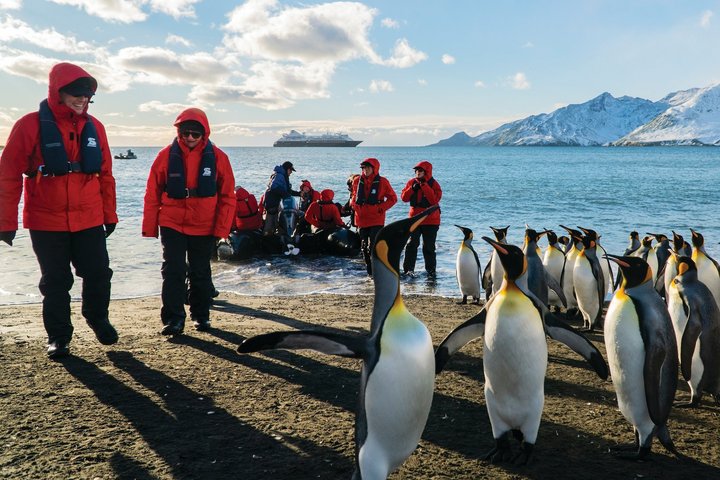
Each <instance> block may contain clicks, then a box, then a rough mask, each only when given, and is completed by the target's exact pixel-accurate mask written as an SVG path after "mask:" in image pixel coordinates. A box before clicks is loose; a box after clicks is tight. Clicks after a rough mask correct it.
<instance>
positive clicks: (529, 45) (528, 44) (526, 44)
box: [523, 42, 535, 48]
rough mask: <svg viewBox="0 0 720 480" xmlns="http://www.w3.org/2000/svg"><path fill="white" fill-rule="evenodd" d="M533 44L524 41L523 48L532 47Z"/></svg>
mask: <svg viewBox="0 0 720 480" xmlns="http://www.w3.org/2000/svg"><path fill="white" fill-rule="evenodd" d="M534 46H535V44H534V43H532V42H525V45H523V48H533V47H534Z"/></svg>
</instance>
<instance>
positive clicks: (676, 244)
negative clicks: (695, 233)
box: [672, 230, 685, 252]
mask: <svg viewBox="0 0 720 480" xmlns="http://www.w3.org/2000/svg"><path fill="white" fill-rule="evenodd" d="M672 234H673V250H675V251H676V252H679V251H680V250H681V249H682V248H683V245H685V239H684V238H683V236H682V235H680V234H679V233H675V230H673V232H672Z"/></svg>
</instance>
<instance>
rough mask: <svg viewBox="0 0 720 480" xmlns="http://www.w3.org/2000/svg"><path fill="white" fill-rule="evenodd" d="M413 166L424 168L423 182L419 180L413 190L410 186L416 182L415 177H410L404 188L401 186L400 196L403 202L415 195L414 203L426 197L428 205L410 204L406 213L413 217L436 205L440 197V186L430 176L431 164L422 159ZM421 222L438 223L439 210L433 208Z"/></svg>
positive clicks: (425, 223) (424, 223)
mask: <svg viewBox="0 0 720 480" xmlns="http://www.w3.org/2000/svg"><path fill="white" fill-rule="evenodd" d="M414 168H422V169H423V170H425V177H424V179H425V180H424V181H423V182H420V188H419V189H418V190H417V191H416V190H413V188H412V186H413V184H414V183H415V182H417V180H416V179H415V178H411V179H410V181H408V182H407V183H406V184H405V188H403V190H402V192H401V193H400V198H401V199H402V201H403V202H410V201H411V200H413V197H415V202H416V203H420V202H422V200H423V199H426V200H427V202H428V204H429V205H428V206H427V207H422V206H417V205H416V206H410V214H409V215H408V216H410V217H413V216H415V215H417V214H418V213H420V212H423V211H425V209H427V208H429V207H432V206H433V205H437V204H438V203H440V199H441V198H442V188H440V184H439V183H438V181H437V180H435V179H434V178H433V176H432V164H431V163H430V162H428V161H426V160H423V161H422V162H420V163H418V164H417V165H415V167H414ZM430 179H433V181H432V182H431V181H430ZM430 183H432V185H430ZM422 224H423V225H440V210H435V211H434V212H433V213H431V214H430V215H428V216H427V218H425V220H424V221H423V223H422Z"/></svg>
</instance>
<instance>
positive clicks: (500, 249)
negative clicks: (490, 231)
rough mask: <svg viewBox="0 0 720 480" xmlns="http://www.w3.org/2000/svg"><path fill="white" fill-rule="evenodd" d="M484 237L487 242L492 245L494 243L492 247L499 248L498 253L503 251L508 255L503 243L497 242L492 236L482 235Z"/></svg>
mask: <svg viewBox="0 0 720 480" xmlns="http://www.w3.org/2000/svg"><path fill="white" fill-rule="evenodd" d="M482 239H483V240H485V241H486V242H487V243H489V244H490V245H492V247H493V248H494V249H495V250H497V251H498V253H501V254H503V255H507V254H508V251H507V249H506V248H505V247H504V246H503V244H502V243H499V242H496V241H495V240H493V239H492V238H490V237H482Z"/></svg>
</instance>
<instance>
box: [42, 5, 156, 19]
mask: <svg viewBox="0 0 720 480" xmlns="http://www.w3.org/2000/svg"><path fill="white" fill-rule="evenodd" d="M50 1H51V2H53V3H57V4H58V5H70V6H73V7H78V8H80V9H82V10H85V11H86V12H87V14H88V15H92V16H95V17H99V18H102V19H103V20H105V21H107V22H120V23H131V22H142V21H144V20H145V19H146V18H147V14H146V13H145V12H143V11H142V9H141V8H140V7H141V5H142V4H143V2H144V0H50Z"/></svg>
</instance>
